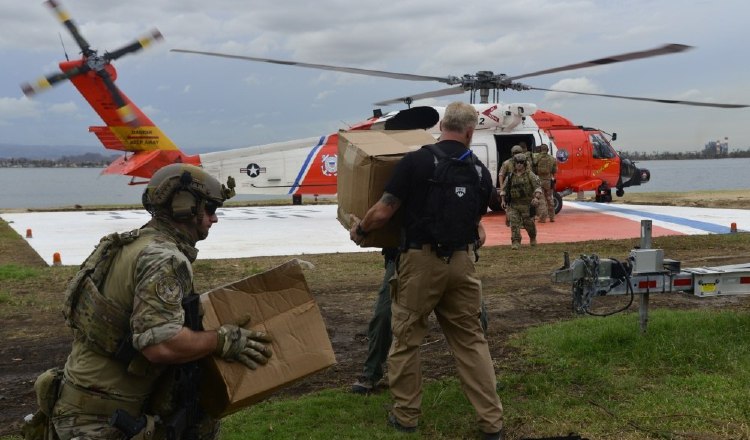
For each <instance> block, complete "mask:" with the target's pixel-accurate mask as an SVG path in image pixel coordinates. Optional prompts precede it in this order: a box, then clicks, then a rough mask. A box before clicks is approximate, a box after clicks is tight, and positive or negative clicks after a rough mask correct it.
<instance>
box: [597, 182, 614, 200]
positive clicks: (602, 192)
mask: <svg viewBox="0 0 750 440" xmlns="http://www.w3.org/2000/svg"><path fill="white" fill-rule="evenodd" d="M595 200H596V201H597V202H599V203H609V202H611V201H612V190H611V189H610V188H609V186H607V185H601V186H600V187H599V188H597V189H596V199H595Z"/></svg>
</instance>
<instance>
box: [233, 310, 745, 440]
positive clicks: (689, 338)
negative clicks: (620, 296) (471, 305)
mask: <svg viewBox="0 0 750 440" xmlns="http://www.w3.org/2000/svg"><path fill="white" fill-rule="evenodd" d="M650 317H651V323H650V326H649V329H648V332H647V334H645V335H641V334H640V332H639V331H638V315H637V313H630V314H621V315H616V316H612V317H608V318H606V319H601V318H581V319H576V320H573V321H567V322H562V323H558V324H554V325H547V326H541V327H538V328H534V329H531V330H528V331H526V332H524V333H523V334H521V335H519V336H518V337H516V338H515V339H514V341H513V345H514V346H515V348H516V349H517V350H518V351H519V353H520V356H519V357H517V358H515V361H514V362H513V364H512V365H498V368H497V371H498V374H499V383H498V389H499V393H500V396H501V400H502V401H503V404H504V407H505V421H506V422H505V423H506V430H507V431H508V434H510V435H509V436H508V437H509V438H519V437H522V436H524V435H525V434H526V433H533V435H534V436H543V435H547V436H554V435H565V434H567V433H569V432H577V433H579V434H581V435H583V436H584V437H588V438H590V439H605V438H612V439H615V438H616V439H652V438H653V439H658V438H664V439H671V438H701V439H703V438H706V439H709V438H711V439H714V438H716V439H719V438H725V439H747V438H750V425H748V420H750V400H748V399H747V396H748V395H749V394H750V368H748V367H750V339H749V338H748V334H750V314H748V313H744V312H743V313H735V312H706V311H697V312H696V311H690V312H680V311H668V310H657V311H653V312H652V313H651V314H650ZM389 404H390V399H389V397H388V394H387V393H382V394H379V395H374V396H369V397H362V396H356V395H352V394H350V393H348V392H347V391H346V390H329V391H324V392H320V393H315V394H312V395H307V396H303V397H300V398H296V399H290V400H276V399H274V400H270V401H266V402H263V403H260V404H258V405H255V406H253V407H251V408H249V409H247V410H244V411H242V412H239V413H236V414H233V415H231V416H230V417H228V418H227V419H226V421H225V423H224V426H223V436H222V438H223V439H288V438H295V439H390V438H403V435H402V434H399V433H396V432H395V431H394V430H393V429H391V428H389V427H387V426H386V424H385V416H386V414H387V408H388V405H389ZM422 409H423V413H424V415H423V418H422V420H421V426H420V434H421V437H423V438H432V439H458V438H475V437H476V435H477V432H476V430H475V424H474V413H473V410H472V408H471V407H470V406H469V404H468V402H467V401H466V400H465V398H464V397H463V394H462V393H461V391H460V385H459V384H458V382H457V381H456V380H455V379H445V380H440V381H435V382H431V383H428V384H427V385H426V387H425V395H424V399H423V405H422Z"/></svg>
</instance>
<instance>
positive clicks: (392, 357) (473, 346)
mask: <svg viewBox="0 0 750 440" xmlns="http://www.w3.org/2000/svg"><path fill="white" fill-rule="evenodd" d="M476 123H477V112H476V109H474V107H473V106H471V105H469V104H465V103H461V102H454V103H452V104H450V105H449V106H448V107H447V108H446V110H445V115H444V116H443V119H442V120H441V121H440V131H441V136H440V141H439V142H438V143H437V144H435V145H436V146H437V148H438V149H440V150H441V151H442V152H443V153H444V154H446V155H448V156H450V157H455V158H457V157H459V156H462V155H463V156H465V155H466V154H467V150H468V148H469V146H470V145H471V138H472V136H473V134H474V128H475V126H476ZM435 163H436V157H435V155H433V153H432V152H431V151H430V150H429V149H427V148H421V149H419V150H417V151H414V152H412V153H408V154H406V155H405V156H404V158H403V159H402V160H401V161H399V163H398V164H397V166H396V169H395V171H394V174H393V177H392V178H391V180H390V181H389V182H388V184H387V185H386V187H385V192H384V193H383V196H382V197H381V199H380V200H379V201H378V202H377V203H376V204H375V205H374V206H373V207H372V208H370V210H369V211H368V212H367V214H366V215H365V216H364V218H363V219H362V220H361V221H359V222H357V221H355V222H354V223H353V225H352V228H351V230H350V232H349V234H350V237H351V239H352V240H353V241H354V242H355V243H359V242H361V241H362V239H363V238H364V236H365V235H367V233H368V232H369V231H372V230H375V229H378V228H380V227H382V226H383V225H385V224H386V222H387V221H388V220H389V219H390V218H391V217H392V216H393V215H394V214H395V213H396V211H397V210H398V209H399V208H401V209H403V210H404V211H405V213H404V215H403V219H404V220H403V224H402V232H404V234H405V235H404V236H405V240H404V243H403V245H402V248H403V249H402V254H401V258H400V261H399V264H398V269H397V277H398V286H397V288H396V290H395V292H393V298H392V305H391V310H392V318H391V319H392V329H393V343H392V345H391V350H390V353H389V357H388V380H389V386H390V391H391V395H392V397H393V400H394V404H393V409H392V410H391V413H390V414H389V416H388V422H389V423H390V424H391V426H393V427H394V428H396V429H398V430H400V431H405V432H413V431H415V430H416V429H417V425H418V421H419V416H420V415H421V409H420V407H421V403H422V373H421V362H420V357H419V356H420V355H419V346H420V345H421V343H422V341H423V339H424V337H425V335H426V334H427V331H428V325H427V324H428V321H427V320H428V317H429V315H430V313H431V312H433V311H434V312H435V316H436V317H437V320H438V323H439V324H440V327H441V328H442V330H443V333H444V334H445V338H446V341H447V342H448V344H449V345H450V348H451V351H452V352H453V356H454V359H455V360H456V367H457V370H458V375H459V378H460V380H461V384H462V389H463V390H464V393H465V394H466V397H467V399H468V400H469V402H470V403H471V404H472V406H474V409H475V410H476V411H477V414H478V421H479V423H478V424H479V429H480V430H481V431H482V432H483V433H484V438H486V439H499V438H501V428H502V416H503V411H502V405H501V403H500V399H499V397H498V395H497V392H496V389H495V388H496V381H497V379H496V377H495V370H494V367H493V364H492V358H491V356H490V351H489V346H488V344H487V339H486V338H485V336H484V333H483V332H482V327H481V324H480V319H479V315H480V307H481V301H482V284H481V280H480V279H479V277H477V275H476V273H475V268H474V250H475V246H481V245H482V244H483V243H484V239H485V233H484V229H483V227H482V225H481V223H479V220H480V218H481V214H483V213H485V212H486V211H487V204H488V203H489V198H490V194H491V191H492V190H493V186H492V178H491V176H490V172H489V171H488V170H487V168H486V167H485V166H484V165H482V164H481V162H479V161H476V166H477V167H478V168H479V172H480V174H481V180H480V188H481V194H482V196H481V197H480V198H479V203H478V204H479V205H480V206H478V207H476V222H475V224H472V225H471V229H470V230H467V231H457V235H460V236H466V237H469V236H470V237H472V239H471V240H467V243H464V244H461V245H459V246H455V248H454V249H453V250H452V252H449V254H448V256H447V257H446V256H445V251H444V249H440V253H441V255H440V256H439V255H438V253H437V252H436V251H437V250H438V249H436V245H435V242H436V240H435V237H432V236H431V235H430V232H429V231H428V230H427V229H426V228H424V222H423V221H422V219H423V218H424V217H425V212H426V210H427V209H428V206H427V202H426V200H427V199H428V194H429V191H430V185H431V184H430V182H429V180H430V179H431V178H432V177H433V172H434V170H435ZM458 189H459V188H456V190H457V191H458ZM449 251H450V250H449Z"/></svg>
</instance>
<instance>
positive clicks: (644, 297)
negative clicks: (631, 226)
mask: <svg viewBox="0 0 750 440" xmlns="http://www.w3.org/2000/svg"><path fill="white" fill-rule="evenodd" d="M641 249H651V220H641ZM648 295H649V292H648V289H646V291H645V292H643V293H642V294H641V302H640V307H639V309H638V314H639V316H640V325H641V334H646V329H647V328H648Z"/></svg>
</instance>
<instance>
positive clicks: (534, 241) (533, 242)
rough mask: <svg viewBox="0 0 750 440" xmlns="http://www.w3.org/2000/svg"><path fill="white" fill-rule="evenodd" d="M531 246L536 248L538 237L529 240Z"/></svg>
mask: <svg viewBox="0 0 750 440" xmlns="http://www.w3.org/2000/svg"><path fill="white" fill-rule="evenodd" d="M529 244H531V245H532V246H536V237H533V238H531V239H530V240H529Z"/></svg>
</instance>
